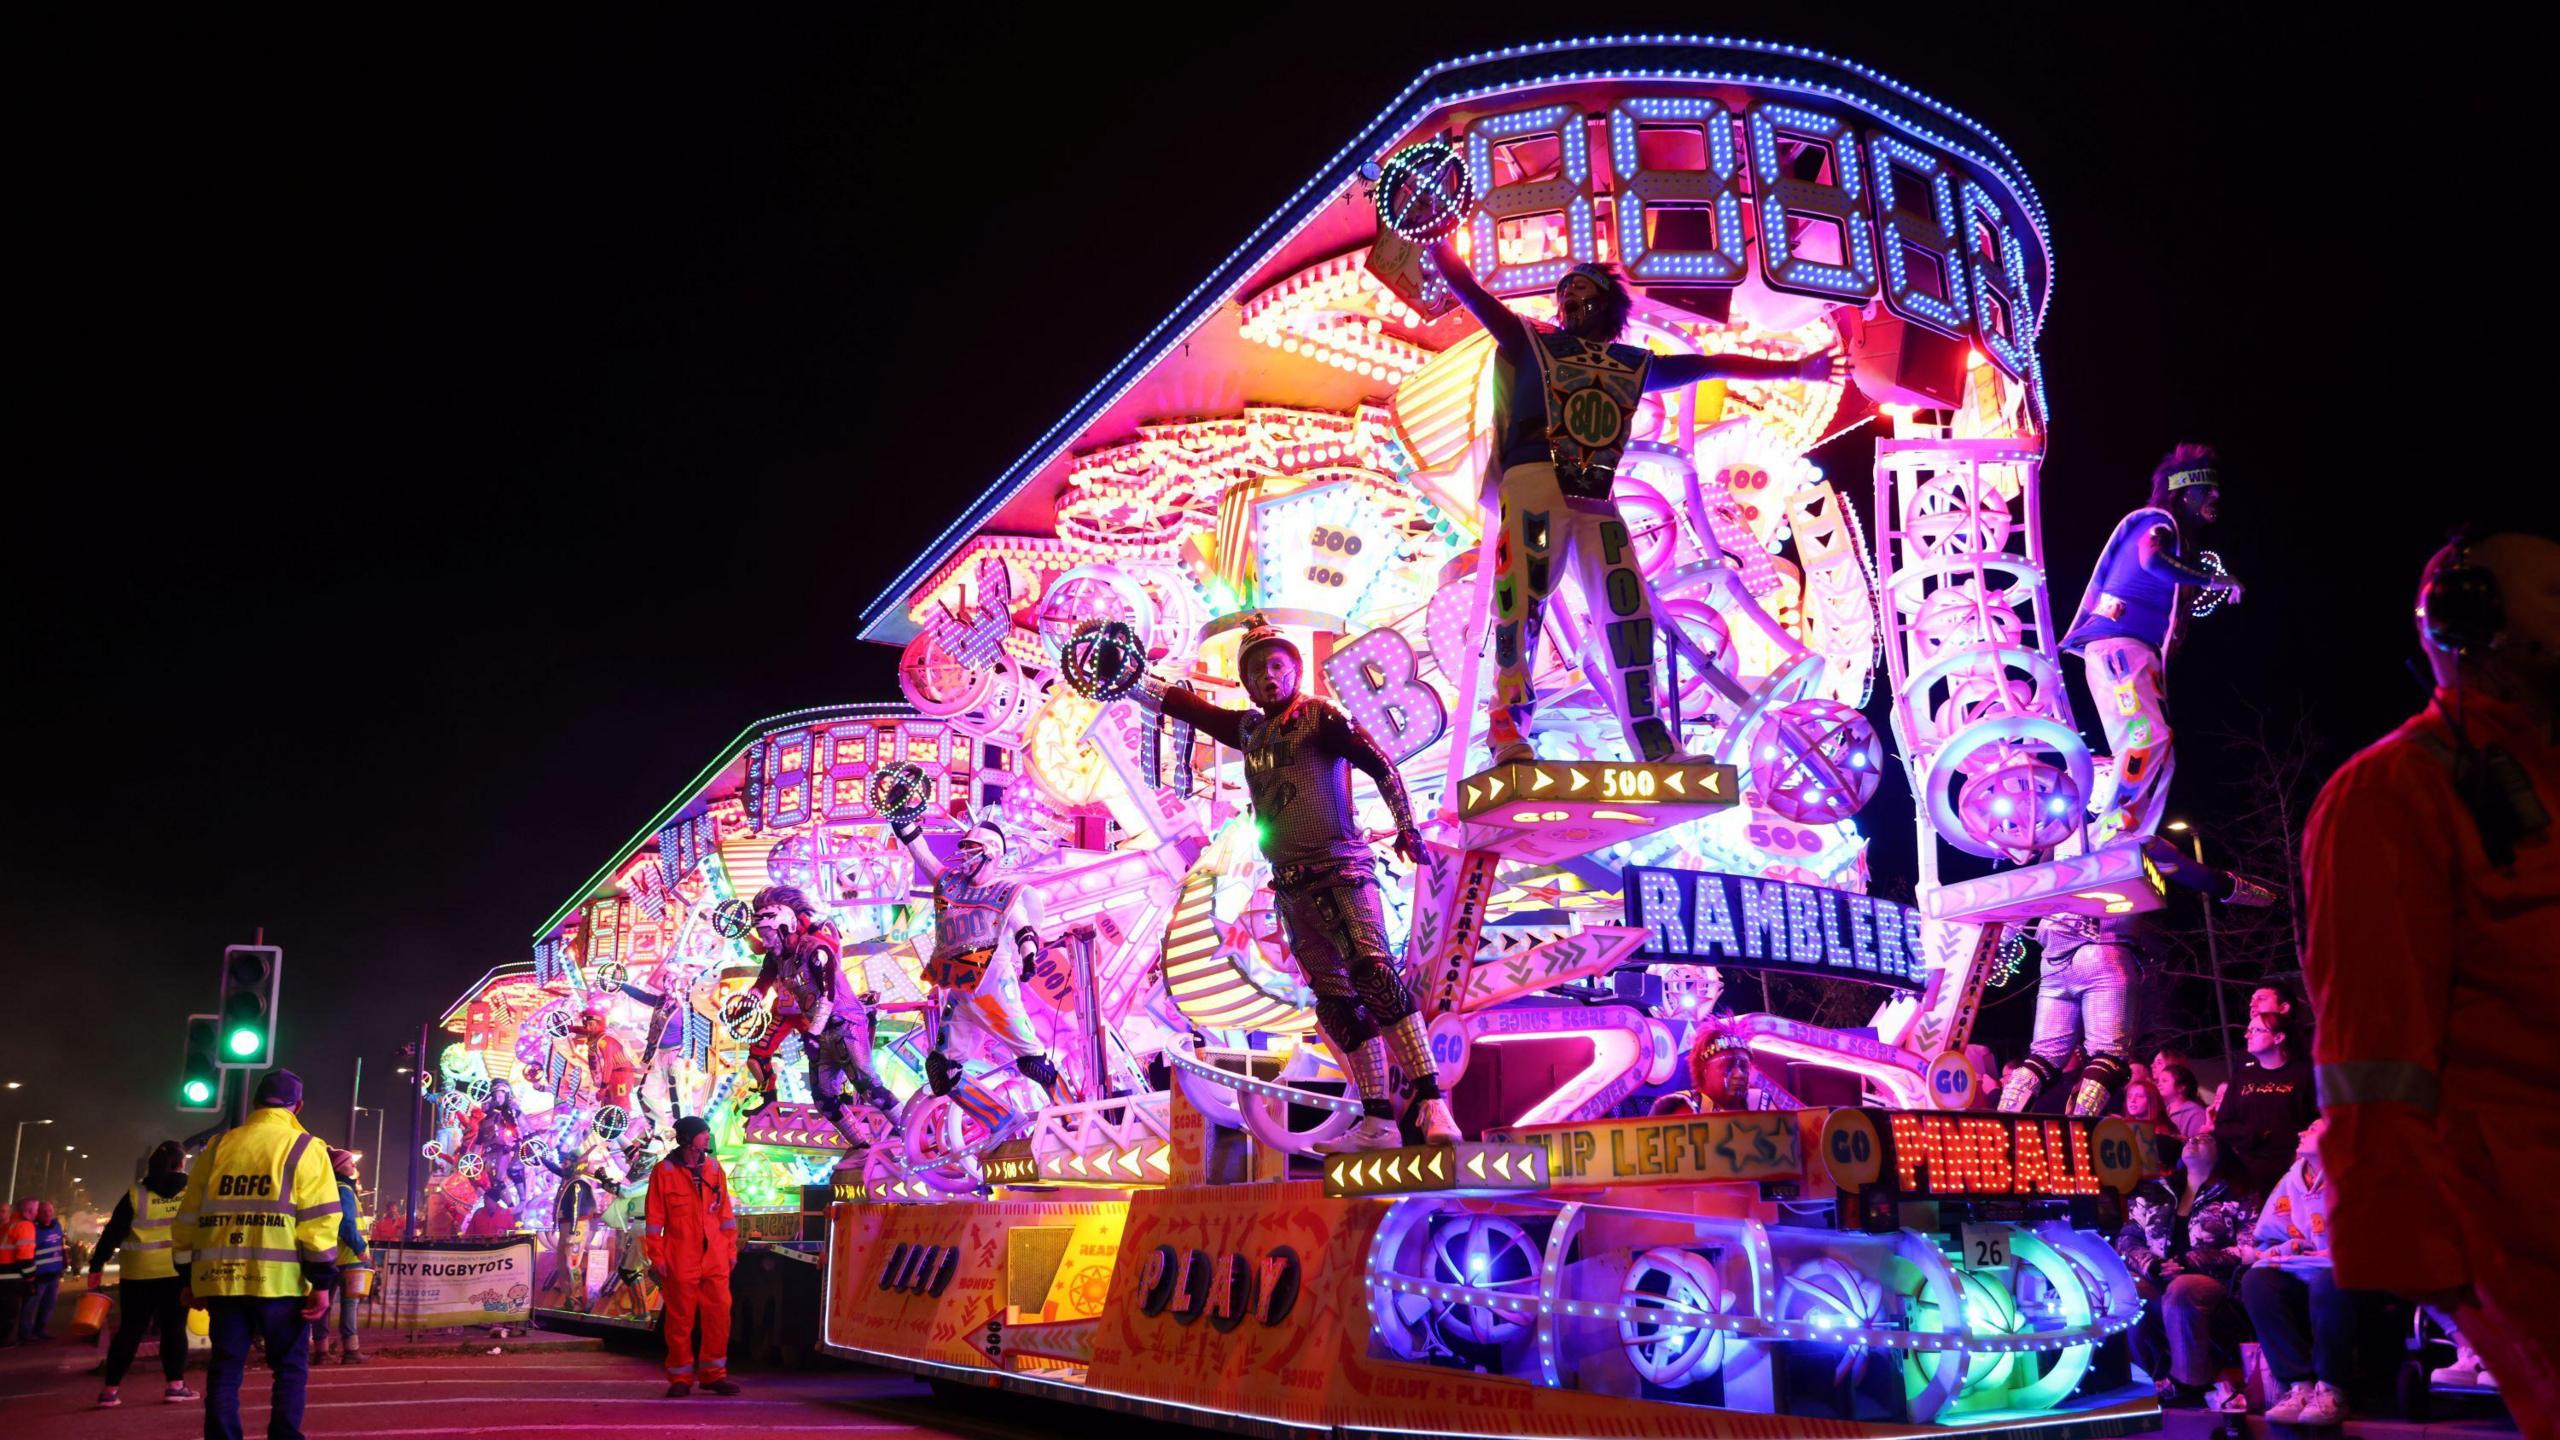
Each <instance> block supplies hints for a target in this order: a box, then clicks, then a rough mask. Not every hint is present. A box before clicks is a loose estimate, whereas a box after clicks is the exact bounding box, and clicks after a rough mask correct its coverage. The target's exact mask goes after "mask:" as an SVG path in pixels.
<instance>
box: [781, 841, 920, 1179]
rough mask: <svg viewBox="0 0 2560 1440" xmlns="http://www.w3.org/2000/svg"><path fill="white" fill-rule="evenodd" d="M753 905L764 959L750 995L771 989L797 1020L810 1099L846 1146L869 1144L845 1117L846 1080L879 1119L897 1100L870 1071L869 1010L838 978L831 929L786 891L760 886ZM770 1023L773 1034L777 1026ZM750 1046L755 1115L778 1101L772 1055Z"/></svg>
mask: <svg viewBox="0 0 2560 1440" xmlns="http://www.w3.org/2000/svg"><path fill="white" fill-rule="evenodd" d="M753 904H754V908H755V912H756V913H755V926H756V928H755V948H756V949H757V950H758V951H760V952H762V953H763V955H764V968H763V969H762V970H760V971H758V972H757V974H756V983H755V985H754V986H753V992H754V993H755V994H756V995H758V996H764V995H769V994H771V993H773V991H774V990H775V989H776V988H779V989H780V990H781V991H782V994H783V997H784V998H785V999H786V1000H787V1001H789V1002H790V1005H791V1006H792V1008H793V1009H794V1010H795V1012H796V1013H797V1015H798V1017H799V1018H798V1019H797V1021H796V1022H794V1023H796V1024H797V1025H798V1026H799V1028H800V1046H801V1049H802V1050H803V1051H805V1052H806V1053H807V1055H808V1057H809V1098H810V1099H812V1100H814V1101H816V1102H817V1106H818V1113H819V1114H821V1115H824V1116H826V1117H827V1123H828V1124H830V1125H833V1126H835V1127H836V1133H837V1134H839V1135H842V1136H843V1137H844V1138H845V1140H846V1141H847V1142H848V1143H850V1144H854V1145H864V1144H868V1143H869V1142H870V1136H869V1135H868V1134H867V1133H866V1132H865V1131H864V1130H863V1129H862V1127H861V1126H859V1125H857V1124H855V1123H854V1122H853V1120H852V1118H851V1116H850V1115H849V1114H848V1113H847V1112H848V1111H849V1109H850V1108H851V1107H850V1106H848V1105H847V1104H846V1101H845V1097H844V1088H845V1083H846V1081H848V1080H850V1081H852V1083H853V1085H854V1088H855V1089H856V1090H858V1091H859V1092H860V1093H861V1096H862V1099H863V1103H865V1104H868V1105H872V1106H875V1107H877V1108H878V1109H879V1110H880V1112H881V1113H882V1114H884V1115H885V1114H888V1113H889V1112H891V1111H893V1110H895V1109H897V1107H898V1097H897V1096H895V1095H893V1094H891V1093H890V1092H889V1087H887V1086H886V1085H883V1084H881V1083H880V1080H879V1077H878V1076H876V1075H874V1074H872V1073H871V1012H870V1011H869V1010H867V1009H865V1008H864V1007H863V1004H862V1001H861V997H859V996H857V995H855V994H854V993H853V987H852V986H851V985H850V984H849V983H847V981H846V980H845V975H844V961H843V954H844V947H843V945H842V944H841V943H839V942H838V941H837V939H836V931H835V927H834V926H832V925H830V924H828V923H827V922H825V921H824V920H821V919H819V918H818V907H817V906H815V905H813V904H811V903H810V902H809V897H808V896H807V895H805V894H802V893H801V892H800V891H799V890H796V889H794V888H792V887H791V886H788V885H768V886H766V887H765V888H764V889H762V890H760V891H757V892H756V898H755V900H754V902H753ZM775 1023H776V1026H777V1028H778V1027H779V1025H780V1024H781V1021H780V1020H778V1019H777V1021H776V1022H775ZM768 1038H771V1037H770V1036H768ZM757 1048H758V1049H761V1050H762V1051H763V1055H762V1058H761V1059H758V1058H757V1056H756V1054H755V1052H754V1051H750V1052H749V1065H750V1068H752V1069H753V1070H754V1071H755V1079H756V1084H757V1085H758V1086H760V1087H761V1088H762V1089H763V1091H764V1100H763V1101H762V1103H760V1104H759V1105H758V1106H757V1107H756V1108H757V1109H758V1110H759V1111H761V1110H764V1109H766V1108H768V1107H770V1106H771V1105H772V1104H773V1103H774V1101H775V1100H776V1099H777V1098H779V1097H780V1095H781V1088H780V1087H779V1086H777V1085H776V1084H775V1083H774V1078H773V1058H772V1049H771V1048H770V1047H757Z"/></svg>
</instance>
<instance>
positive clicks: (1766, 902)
mask: <svg viewBox="0 0 2560 1440" xmlns="http://www.w3.org/2000/svg"><path fill="white" fill-rule="evenodd" d="M1734 883H1735V884H1736V885H1738V886H1740V887H1741V888H1742V949H1741V953H1742V954H1743V955H1744V956H1745V957H1746V958H1748V959H1752V960H1784V959H1786V958H1787V887H1786V886H1784V885H1782V884H1780V883H1779V882H1777V881H1775V880H1748V879H1744V878H1743V877H1741V876H1735V877H1734Z"/></svg>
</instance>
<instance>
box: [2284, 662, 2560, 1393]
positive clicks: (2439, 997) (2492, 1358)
mask: <svg viewBox="0 0 2560 1440" xmlns="http://www.w3.org/2000/svg"><path fill="white" fill-rule="evenodd" d="M2455 714H2459V716H2460V717H2461V720H2462V723H2463V727H2464V730H2465V731H2466V732H2467V734H2468V735H2469V737H2470V741H2471V744H2472V745H2473V746H2475V747H2479V748H2481V749H2486V748H2487V747H2489V746H2492V745H2495V746H2498V747H2501V748H2503V749H2504V750H2505V751H2506V752H2507V753H2508V754H2510V755H2512V756H2514V757H2515V759H2516V760H2517V762H2518V763H2519V764H2520V766H2521V767H2522V769H2523V772H2524V774H2525V776H2526V777H2527V778H2528V779H2530V781H2531V782H2532V785H2533V789H2534V791H2535V794H2536V798H2537V799H2538V801H2539V803H2540V805H2541V808H2542V811H2543V813H2544V814H2546V815H2551V814H2560V748H2555V747H2554V745H2553V743H2552V740H2551V737H2550V736H2548V735H2547V734H2543V733H2540V732H2539V731H2538V730H2537V729H2536V727H2535V726H2534V725H2533V724H2532V723H2531V721H2530V720H2529V719H2528V717H2527V716H2526V714H2525V712H2524V710H2523V709H2522V708H2521V707H2519V706H2515V705H2510V704H2505V703H2502V702H2499V701H2495V700H2492V699H2490V698H2488V697H2486V696H2483V695H2481V694H2480V693H2479V692H2477V691H2471V690H2466V691H2465V692H2463V694H2462V695H2461V696H2460V697H2459V699H2458V701H2457V697H2456V696H2455V695H2454V693H2453V692H2452V691H2450V690H2438V691H2437V692H2436V697H2435V700H2434V702H2433V703H2431V704H2430V705H2429V706H2428V707H2427V709H2425V710H2423V711H2421V712H2419V714H2417V715H2416V716H2414V717H2412V718H2411V719H2410V720H2408V721H2407V722H2406V723H2404V724H2402V725H2401V726H2400V728H2399V729H2397V730H2394V731H2392V732H2391V733H2390V734H2389V735H2387V736H2384V737H2383V738H2382V739H2381V740H2380V741H2378V742H2376V743H2375V744H2373V745H2372V746H2369V747H2367V748H2366V749H2365V750H2363V751H2362V752H2360V753H2358V754H2357V755H2356V756H2355V757H2354V758H2353V759H2351V760H2349V761H2348V762H2347V763H2346V764H2345V765H2344V766H2343V767H2341V768H2340V769H2339V771H2338V773H2337V774H2336V775H2335V776H2334V777H2332V778H2331V779H2330V781H2329V783H2328V785H2327V786H2326V787H2324V788H2323V789H2322V790H2321V792H2320V799H2319V803H2318V804H2317V805H2315V806H2314V807H2313V809H2312V812H2311V823H2310V828H2309V830H2308V832H2307V833H2306V835H2305V838H2304V843H2303V866H2304V870H2305V872H2306V880H2307V888H2308V891H2309V904H2308V915H2307V920H2308V937H2307V938H2308V948H2307V950H2306V952H2305V955H2304V961H2303V968H2304V971H2305V973H2306V975H2307V977H2308V979H2309V982H2310V989H2311V998H2312V1004H2313V1006H2314V1009H2315V1013H2316V1015H2317V1017H2318V1020H2317V1027H2316V1031H2315V1034H2314V1036H2313V1052H2312V1059H2313V1062H2314V1064H2315V1066H2316V1074H2317V1076H2318V1079H2319V1086H2320V1108H2321V1113H2322V1114H2323V1115H2325V1116H2327V1117H2328V1120H2329V1130H2328V1134H2327V1136H2326V1137H2325V1138H2324V1139H2323V1140H2322V1141H2321V1146H2320V1155H2321V1159H2322V1161H2323V1162H2324V1163H2326V1165H2327V1166H2328V1170H2329V1175H2330V1177H2331V1179H2332V1181H2333V1182H2334V1183H2333V1184H2332V1185H2331V1186H2330V1190H2331V1195H2332V1198H2331V1200H2330V1210H2329V1214H2330V1235H2331V1243H2332V1245H2333V1246H2334V1249H2335V1254H2336V1257H2337V1276H2338V1282H2339V1283H2340V1284H2342V1285H2346V1286H2350V1287H2353V1288H2356V1289H2364V1290H2390V1291H2396V1292H2399V1293H2401V1294H2404V1295H2433V1296H2439V1297H2441V1296H2444V1295H2447V1294H2450V1293H2452V1292H2457V1291H2459V1290H2461V1289H2462V1287H2465V1286H2468V1287H2470V1288H2471V1290H2472V1291H2473V1292H2474V1293H2476V1294H2477V1295H2478V1297H2479V1299H2478V1303H2477V1305H2476V1306H2473V1305H2470V1304H2464V1305H2461V1306H2459V1307H2458V1309H2457V1313H2456V1314H2455V1317H2454V1318H2455V1320H2456V1322H2457V1323H2458V1324H2459V1325H2460V1326H2461V1328H2462V1330H2463V1333H2464V1335H2465V1337H2466V1338H2468V1339H2469V1340H2470V1341H2471V1343H2472V1345H2473V1347H2474V1348H2475V1349H2477V1350H2478V1352H2479V1354H2480V1358H2481V1359H2482V1360H2483V1361H2485V1362H2486V1363H2487V1364H2488V1367H2489V1369H2490V1371H2491V1372H2492V1373H2493V1374H2495V1375H2496V1376H2497V1378H2498V1384H2499V1386H2500V1388H2501V1390H2502V1391H2503V1392H2504V1394H2505V1397H2506V1399H2507V1401H2508V1404H2509V1406H2510V1407H2511V1408H2512V1409H2513V1410H2514V1411H2515V1415H2516V1419H2517V1421H2518V1422H2519V1423H2520V1424H2521V1425H2522V1426H2523V1428H2524V1431H2525V1433H2526V1434H2528V1435H2552V1434H2560V1379H2555V1374H2554V1368H2553V1365H2554V1355H2555V1352H2560V1228H2555V1227H2554V1226H2553V1224H2552V1221H2551V1216H2550V1213H2549V1212H2550V1209H2551V1206H2552V1204H2553V1201H2554V1199H2555V1197H2560V834H2555V830H2554V827H2553V826H2551V825H2548V824H2546V825H2544V826H2543V827H2542V828H2541V829H2540V830H2539V831H2538V832H2536V833H2530V834H2527V835H2524V836H2523V837H2521V838H2520V839H2519V840H2518V841H2517V842H2516V845H2515V857H2514V860H2513V861H2512V862H2511V863H2509V864H2506V865H2497V864H2494V863H2492V861H2491V859H2490V856H2489V854H2488V852H2487V850H2486V848H2485V847H2484V845H2483V843H2482V839H2481V833H2480V827H2479V826H2478V824H2477V823H2476V822H2475V821H2474V820H2473V818H2472V816H2471V814H2470V812H2469V811H2468V810H2467V809H2465V808H2464V806H2463V804H2462V801H2461V799H2460V797H2459V795H2458V794H2457V792H2456V790H2455V788H2454V756H2455V754H2456V753H2457V749H2456V744H2455V739H2454V730H2453V726H2452V722H2451V720H2450V719H2449V718H2448V717H2449V716H2451V715H2455Z"/></svg>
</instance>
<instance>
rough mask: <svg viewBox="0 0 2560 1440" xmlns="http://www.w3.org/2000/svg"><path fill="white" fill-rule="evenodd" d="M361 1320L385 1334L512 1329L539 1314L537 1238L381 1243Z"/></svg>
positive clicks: (375, 1251) (372, 1259)
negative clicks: (490, 1327) (455, 1328)
mask: <svg viewBox="0 0 2560 1440" xmlns="http://www.w3.org/2000/svg"><path fill="white" fill-rule="evenodd" d="M367 1263H368V1264H369V1265H370V1266H371V1267H372V1268H373V1272H374V1282H373V1294H372V1295H370V1296H368V1297H366V1298H365V1299H364V1300H363V1301H361V1302H359V1303H361V1304H362V1305H363V1307H364V1308H363V1309H362V1310H361V1311H360V1312H358V1323H359V1324H362V1325H367V1326H375V1327H379V1328H382V1329H386V1330H388V1329H394V1328H398V1329H421V1330H423V1329H438V1328H442V1327H445V1326H452V1325H514V1324H522V1323H524V1322H526V1321H528V1320H530V1319H531V1318H532V1317H533V1237H532V1236H530V1235H519V1236H509V1237H507V1238H505V1239H502V1240H439V1241H420V1242H418V1243H416V1244H413V1245H401V1244H396V1243H384V1244H377V1245H375V1246H374V1247H373V1252H372V1254H371V1255H370V1256H369V1257H368V1259H367Z"/></svg>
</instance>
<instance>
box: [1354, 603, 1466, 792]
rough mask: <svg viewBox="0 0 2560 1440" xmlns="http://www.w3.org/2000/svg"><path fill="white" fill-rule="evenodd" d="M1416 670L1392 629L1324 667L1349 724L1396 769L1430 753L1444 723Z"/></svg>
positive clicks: (1442, 709) (1416, 662)
mask: <svg viewBox="0 0 2560 1440" xmlns="http://www.w3.org/2000/svg"><path fill="white" fill-rule="evenodd" d="M1420 667H1421V661H1420V659H1419V658H1418V657H1417V656H1415V654H1414V653H1413V645H1412V643H1411V642H1409V641H1407V640H1406V639H1405V638H1404V636H1403V635H1402V634H1400V633H1398V632H1396V631H1394V630H1372V631H1370V632H1369V633H1368V634H1366V635H1363V636H1361V637H1360V638H1359V639H1357V640H1354V641H1352V642H1351V643H1350V644H1348V645H1345V646H1343V647H1342V648H1340V649H1338V650H1336V651H1334V652H1333V654H1331V655H1329V656H1327V657H1326V658H1325V662H1324V674H1325V678H1326V679H1327V680H1330V681H1332V682H1333V693H1334V694H1336V695H1338V696H1340V697H1341V698H1342V708H1343V709H1345V710H1348V711H1350V712H1351V719H1352V722H1353V723H1354V724H1356V725H1358V726H1359V727H1360V728H1361V729H1362V730H1363V731H1365V732H1367V734H1368V736H1369V738H1370V740H1371V741H1372V742H1374V743H1375V744H1376V745H1377V747H1378V748H1379V749H1381V750H1384V751H1385V752H1387V758H1388V759H1389V760H1391V761H1393V762H1395V763H1396V764H1399V765H1401V764H1403V763H1404V762H1405V761H1407V760H1410V759H1412V758H1413V757H1414V756H1416V755H1419V754H1421V753H1422V752H1423V751H1424V750H1426V749H1428V748H1430V745H1431V742H1433V741H1435V740H1437V739H1439V738H1440V732H1441V731H1442V730H1444V729H1446V728H1448V724H1449V707H1448V706H1446V705H1444V704H1442V703H1441V700H1440V692H1439V691H1437V690H1434V689H1432V688H1431V687H1430V686H1429V685H1426V684H1424V683H1423V682H1422V680H1421V679H1420V677H1419V675H1418V673H1417V672H1418V671H1419V669H1420Z"/></svg>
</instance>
